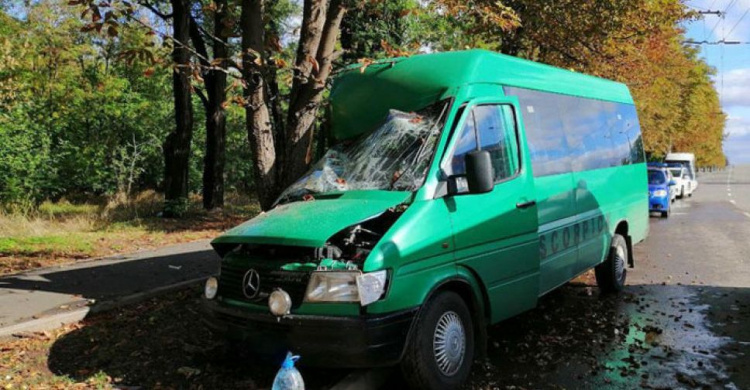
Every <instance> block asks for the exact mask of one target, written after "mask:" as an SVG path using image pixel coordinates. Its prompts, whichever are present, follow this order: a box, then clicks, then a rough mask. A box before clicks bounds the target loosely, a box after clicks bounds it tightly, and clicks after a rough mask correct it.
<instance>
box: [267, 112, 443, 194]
mask: <svg viewBox="0 0 750 390" xmlns="http://www.w3.org/2000/svg"><path fill="white" fill-rule="evenodd" d="M447 109H448V101H442V102H439V103H437V104H433V105H431V106H429V107H427V108H425V109H422V110H420V111H418V112H410V113H407V112H402V111H398V110H390V112H389V113H388V116H387V118H386V119H385V121H384V122H383V123H382V124H381V125H379V126H378V127H377V128H376V129H375V130H374V131H373V132H371V133H369V134H367V135H364V136H362V137H359V138H357V139H354V140H348V141H345V142H342V143H340V144H338V145H336V146H333V147H332V148H331V149H329V150H328V151H327V152H326V153H325V155H324V156H323V158H322V159H320V161H318V162H317V163H316V164H315V165H313V167H312V169H310V171H308V172H307V173H306V174H305V175H304V176H302V178H300V179H299V180H298V181H297V182H295V183H294V184H292V185H291V186H289V188H287V189H286V190H285V191H284V192H283V193H282V194H281V196H280V197H279V202H283V201H288V200H291V199H293V198H296V197H300V196H304V195H307V194H317V193H325V192H339V191H351V190H395V191H414V190H416V189H417V188H419V187H420V186H421V185H422V183H423V182H424V178H425V176H426V175H427V170H428V169H429V166H430V162H431V161H432V156H433V155H434V153H435V148H436V146H437V142H438V139H439V138H440V132H441V130H442V128H443V123H444V121H445V116H446V115H447V112H448V110H447Z"/></svg>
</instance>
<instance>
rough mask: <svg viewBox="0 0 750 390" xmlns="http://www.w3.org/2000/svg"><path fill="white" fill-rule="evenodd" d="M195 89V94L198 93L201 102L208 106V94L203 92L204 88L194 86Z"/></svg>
mask: <svg viewBox="0 0 750 390" xmlns="http://www.w3.org/2000/svg"><path fill="white" fill-rule="evenodd" d="M193 90H194V91H195V94H196V95H198V98H200V99H201V103H203V105H204V106H206V107H208V98H207V97H206V94H205V93H203V90H202V89H200V88H196V87H195V86H193Z"/></svg>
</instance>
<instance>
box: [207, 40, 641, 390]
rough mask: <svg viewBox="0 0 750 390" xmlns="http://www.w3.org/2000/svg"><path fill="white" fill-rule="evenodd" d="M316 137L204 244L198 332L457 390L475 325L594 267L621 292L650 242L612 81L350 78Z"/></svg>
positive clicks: (381, 71)
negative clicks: (296, 162)
mask: <svg viewBox="0 0 750 390" xmlns="http://www.w3.org/2000/svg"><path fill="white" fill-rule="evenodd" d="M327 116H328V119H329V122H330V134H329V135H330V138H331V139H333V140H334V142H333V143H332V144H333V146H332V147H331V148H330V149H329V150H328V151H327V152H326V153H325V154H324V155H323V156H322V158H321V159H320V160H319V161H318V162H317V163H315V164H314V165H313V166H312V168H311V169H310V170H309V171H308V172H307V173H306V174H305V175H304V176H303V177H301V178H300V179H299V180H298V181H297V182H295V183H293V184H292V185H291V186H290V187H289V188H287V189H286V190H285V191H284V192H283V193H282V194H281V196H280V197H279V198H278V200H277V201H276V204H275V206H274V207H273V208H272V209H271V210H269V211H267V212H264V213H261V214H260V215H258V216H257V217H255V218H253V219H251V220H249V221H247V222H246V223H244V224H242V225H240V226H238V227H236V228H233V229H231V230H229V231H228V232H226V233H225V234H223V235H222V236H220V237H218V238H216V239H215V240H214V241H213V242H212V245H213V247H214V248H215V250H216V251H217V253H218V254H219V255H220V256H221V258H222V261H221V269H220V273H219V274H218V275H217V276H216V277H212V278H209V279H208V281H207V282H206V286H205V298H204V299H203V301H204V304H205V305H204V307H205V308H206V321H207V323H208V324H209V325H210V327H211V328H212V329H213V330H215V331H217V332H220V333H221V334H223V335H226V337H227V338H229V339H230V340H237V341H239V340H242V341H244V343H243V345H247V346H248V348H249V349H251V350H252V351H255V352H257V353H259V354H263V355H271V356H278V359H279V361H281V359H282V358H283V355H284V354H285V353H286V352H287V351H292V352H293V353H295V354H299V355H301V362H302V363H305V364H308V365H319V366H331V367H375V366H388V365H397V364H400V365H401V368H402V370H404V372H406V373H408V375H405V378H406V380H407V381H409V384H410V385H411V386H412V387H418V388H456V387H459V386H460V385H461V384H462V383H463V382H464V381H465V380H466V379H467V377H468V375H469V371H470V369H471V365H472V362H473V360H474V359H475V358H476V357H478V356H481V355H482V354H483V352H484V350H485V338H486V327H487V326H489V325H491V324H495V323H497V322H499V321H502V320H504V319H507V318H509V317H512V316H515V315H517V314H519V313H522V312H524V311H526V310H529V309H532V308H534V307H535V305H536V304H537V301H538V299H539V297H541V296H543V295H544V294H546V293H548V292H550V291H552V290H554V289H555V288H557V287H559V286H561V285H563V284H565V283H566V282H568V281H570V280H571V279H573V278H575V277H576V276H578V275H580V274H582V273H584V272H586V271H587V270H589V269H592V268H594V269H595V273H596V280H597V283H598V285H599V288H600V289H601V290H602V291H603V292H617V291H620V290H621V289H622V288H623V285H624V283H625V277H626V273H627V268H628V267H632V266H633V256H632V253H633V251H632V248H633V245H634V244H635V243H637V242H639V241H642V240H643V239H644V238H645V237H646V235H647V232H648V182H647V172H646V164H645V162H644V152H643V142H642V139H641V134H640V127H639V124H638V117H637V115H636V109H635V106H634V104H633V99H632V97H631V95H630V93H629V91H628V88H627V87H626V86H625V85H623V84H620V83H616V82H613V81H609V80H605V79H601V78H597V77H592V76H588V75H583V74H580V73H575V72H571V71H567V70H563V69H558V68H555V67H551V66H547V65H542V64H538V63H535V62H531V61H526V60H522V59H518V58H515V57H510V56H505V55H501V54H497V53H493V52H489V51H484V50H470V51H457V52H446V53H434V54H424V55H415V56H412V57H406V58H395V59H388V60H384V61H380V62H376V63H373V64H371V65H369V66H367V67H365V68H361V67H352V68H349V69H346V70H345V71H343V72H341V73H340V74H339V75H337V77H336V78H335V79H334V82H333V86H332V90H331V94H330V111H329V112H328V113H327Z"/></svg>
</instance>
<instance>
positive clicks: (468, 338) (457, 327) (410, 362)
mask: <svg viewBox="0 0 750 390" xmlns="http://www.w3.org/2000/svg"><path fill="white" fill-rule="evenodd" d="M414 325H415V326H414V328H413V329H412V331H411V335H410V337H409V341H408V342H407V345H406V352H405V353H404V358H403V360H402V361H401V370H402V372H403V374H404V378H406V381H407V383H408V384H409V386H410V387H411V388H415V389H458V388H460V387H461V385H463V383H464V382H465V381H466V379H467V378H468V377H469V372H470V371H471V365H472V363H473V361H474V324H473V321H472V318H471V313H470V312H469V308H468V307H467V306H466V302H464V300H463V299H462V298H461V297H460V296H459V295H458V294H456V293H454V292H452V291H444V292H440V293H438V294H437V295H436V296H434V297H433V298H431V299H430V300H429V301H427V303H426V304H425V306H424V307H423V308H422V310H421V311H420V313H419V316H418V317H417V320H416V323H415V324H414ZM461 337H463V348H461ZM443 338H447V339H448V340H447V341H448V346H447V351H444V352H443V353H444V355H443V356H447V357H446V359H445V360H443V361H442V364H440V363H438V356H437V354H438V351H436V349H437V348H440V347H439V344H436V343H437V342H438V341H439V340H440V339H443ZM451 357H453V359H451Z"/></svg>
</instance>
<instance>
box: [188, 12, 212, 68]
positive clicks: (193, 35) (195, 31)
mask: <svg viewBox="0 0 750 390" xmlns="http://www.w3.org/2000/svg"><path fill="white" fill-rule="evenodd" d="M190 40H191V41H193V46H195V51H197V52H198V54H200V55H199V56H197V57H198V60H199V61H200V63H201V65H203V66H207V67H210V66H211V63H210V62H209V58H208V50H207V49H206V42H205V41H204V40H203V36H202V35H201V32H200V29H199V27H198V22H196V21H195V18H194V17H193V15H190Z"/></svg>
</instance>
